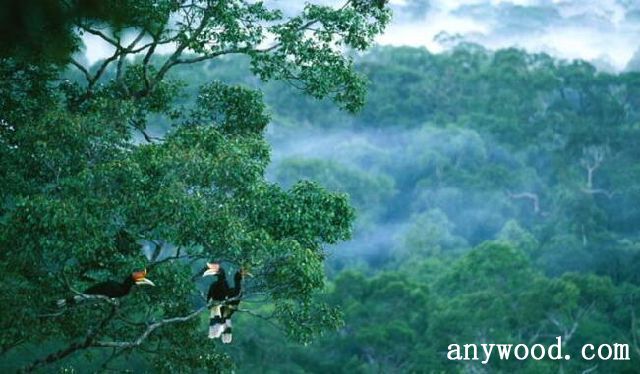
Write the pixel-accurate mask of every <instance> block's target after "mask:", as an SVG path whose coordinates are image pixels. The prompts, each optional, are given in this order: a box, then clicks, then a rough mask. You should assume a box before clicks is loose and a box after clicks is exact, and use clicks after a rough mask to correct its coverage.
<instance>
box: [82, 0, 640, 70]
mask: <svg viewBox="0 0 640 374" xmlns="http://www.w3.org/2000/svg"><path fill="white" fill-rule="evenodd" d="M343 2H344V0H321V1H314V3H323V4H327V5H336V6H339V5H340V4H342V3H343ZM265 3H266V4H267V6H269V7H274V8H279V9H283V10H284V11H285V14H288V15H293V14H296V13H297V12H299V11H300V10H301V9H302V7H303V6H304V3H305V2H302V1H298V0H267V1H265ZM390 6H391V8H392V10H393V12H394V18H393V21H392V23H391V25H390V26H389V27H388V28H387V30H386V32H385V33H384V35H382V36H380V37H379V38H378V40H377V42H378V43H380V44H384V45H409V46H424V47H427V48H428V49H429V50H430V51H432V52H440V51H443V50H445V49H447V48H450V47H452V46H453V45H456V44H457V43H459V42H462V41H464V42H472V43H477V44H480V45H483V46H485V47H487V48H489V49H498V48H505V47H518V48H524V49H526V50H527V51H529V52H547V53H549V54H551V55H553V56H555V57H558V58H562V59H578V58H579V59H585V60H588V61H591V62H592V63H594V64H595V65H596V66H597V67H598V68H600V69H604V70H609V71H622V70H624V69H625V68H626V67H627V65H628V63H629V61H630V60H631V59H632V58H633V56H634V53H635V52H636V51H639V53H638V55H637V56H636V58H637V59H640V43H639V42H638V41H639V40H640V1H638V0H391V1H390ZM84 38H85V45H86V49H85V54H86V58H87V59H88V60H89V62H90V63H93V62H95V61H96V60H98V59H100V58H104V57H106V56H108V55H109V54H110V53H111V50H110V48H109V46H108V45H106V44H105V43H103V42H101V41H100V40H99V39H98V38H97V37H92V36H90V35H89V36H87V35H85V37H84Z"/></svg>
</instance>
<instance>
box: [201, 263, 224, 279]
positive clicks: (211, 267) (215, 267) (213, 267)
mask: <svg viewBox="0 0 640 374" xmlns="http://www.w3.org/2000/svg"><path fill="white" fill-rule="evenodd" d="M219 271H220V265H219V264H216V263H213V264H210V263H208V262H207V270H205V272H204V273H202V276H203V277H206V276H207V275H217V274H218V272H219Z"/></svg>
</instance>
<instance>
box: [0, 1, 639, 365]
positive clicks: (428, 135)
mask: <svg viewBox="0 0 640 374" xmlns="http://www.w3.org/2000/svg"><path fill="white" fill-rule="evenodd" d="M54 3H55V4H57V3H56V2H52V4H54ZM160 3H162V4H164V5H163V6H166V7H158V6H157V4H154V2H153V1H146V0H145V1H141V2H135V1H133V2H131V4H129V5H131V9H132V10H131V11H130V12H123V13H115V14H111V13H109V12H107V13H106V14H111V15H110V16H108V17H107V18H106V19H105V15H104V14H102V13H100V12H102V11H104V10H107V11H108V10H109V8H108V7H107V8H105V9H90V11H87V10H84V9H80V10H78V12H79V13H78V14H80V15H79V16H78V15H77V14H74V16H73V17H80V21H78V22H80V23H78V25H79V26H78V25H76V26H78V27H80V28H81V29H83V30H85V31H84V32H86V33H93V34H95V35H97V36H99V37H101V38H103V39H105V40H107V41H108V42H112V43H116V44H117V46H116V47H115V52H114V55H113V57H111V58H110V59H111V60H110V61H109V58H108V59H106V60H103V61H99V62H98V63H96V64H94V65H92V66H89V64H88V62H87V61H82V60H71V61H72V62H71V63H69V55H70V53H71V52H72V50H73V48H74V46H73V44H74V43H78V40H74V35H73V33H71V32H62V33H61V36H62V38H56V37H55V36H51V35H49V36H48V37H52V40H50V41H48V40H46V39H45V40H44V41H45V42H46V43H44V44H42V45H41V44H37V45H35V46H34V45H30V44H29V43H30V42H31V41H30V40H26V41H24V40H23V41H20V43H19V44H18V47H19V48H18V47H16V46H15V45H12V44H10V45H4V44H3V45H2V46H1V47H2V48H0V51H1V52H2V53H3V56H2V58H0V73H1V76H2V78H3V79H2V80H1V81H0V187H2V190H3V192H2V200H1V201H0V203H1V205H0V248H1V249H2V252H1V253H0V271H1V272H2V278H1V279H2V282H3V286H4V287H3V290H2V292H1V293H0V303H1V304H2V306H3V308H1V310H0V321H1V324H0V329H1V330H2V334H1V335H0V369H2V370H6V371H15V370H23V371H27V372H28V371H38V370H39V371H41V372H108V371H122V370H131V371H142V372H191V371H193V372H211V371H214V372H218V371H236V372H241V373H245V372H246V373H250V372H265V373H282V372H286V373H298V372H300V373H302V372H315V373H326V372H328V373H343V372H344V373H351V372H357V373H395V372H412V373H413V372H418V373H513V372H522V373H558V372H561V373H581V372H585V373H587V372H596V373H636V372H638V364H637V361H638V360H640V326H639V325H638V321H637V318H638V314H639V313H640V273H639V272H638V267H639V266H640V235H639V234H640V230H639V229H638V227H637V223H639V222H640V109H639V108H640V72H636V71H632V70H629V71H627V72H624V73H619V74H612V73H605V72H601V71H599V70H597V69H596V68H595V67H594V66H592V65H591V64H589V63H587V62H585V61H565V60H559V59H555V58H553V57H551V56H549V55H547V54H541V53H540V54H533V53H528V52H525V51H523V50H519V49H503V50H496V51H493V50H488V49H485V48H483V47H482V46H480V45H476V44H472V43H459V44H457V45H456V46H454V47H452V48H451V49H449V50H447V51H445V52H442V53H437V54H436V53H431V52H429V51H428V50H427V49H424V48H413V47H383V46H377V47H372V48H369V47H370V46H371V45H372V44H373V40H374V37H375V36H376V35H377V34H379V33H381V32H382V31H383V30H384V26H385V25H386V23H387V22H388V21H389V17H390V13H389V12H388V10H387V9H385V8H384V2H376V1H373V2H365V1H349V2H347V5H345V6H344V7H343V8H337V9H333V8H331V7H328V6H315V5H307V6H306V7H305V8H304V10H303V11H302V13H301V14H300V15H297V16H292V17H290V18H288V16H285V15H283V14H282V13H280V12H279V11H272V10H269V9H267V8H265V7H263V6H262V4H261V3H260V5H248V3H246V2H243V1H235V0H228V1H223V2H222V3H224V5H226V6H227V7H225V6H223V5H221V6H220V7H217V8H216V7H212V8H211V9H213V8H215V9H214V10H213V11H211V9H210V8H209V5H207V6H205V5H202V4H209V3H208V2H206V1H205V2H198V1H194V2H191V3H188V4H190V5H189V6H186V5H185V6H183V5H184V4H187V3H184V4H183V3H180V2H178V3H180V4H181V5H180V6H177V5H176V4H177V3H176V2H172V1H167V2H160ZM201 3H202V4H201ZM105 4H110V3H109V2H106V3H105ZM56 9H57V8H56ZM210 11H211V12H210ZM83 12H84V13H83ZM87 12H88V13H87ZM181 12H184V13H181ZM87 14H88V15H87ZM176 14H180V15H182V16H184V17H187V19H190V20H191V21H192V22H186V23H184V24H179V27H177V29H176V30H177V31H176V30H174V29H171V28H169V27H168V26H167V24H168V20H170V19H172V18H171V17H175V16H176ZM65 17H66V16H65ZM189 17H192V18H189ZM111 18H115V19H111ZM61 19H63V20H64V22H62V21H61V22H62V23H61V24H60V25H57V26H58V27H60V28H61V29H62V30H64V31H69V30H70V28H71V26H69V25H67V23H66V22H69V24H72V23H73V22H76V20H75V18H74V20H73V22H71V21H69V20H67V19H66V18H64V17H62V18H61ZM54 21H55V20H54ZM52 22H53V21H52ZM104 22H107V23H111V25H112V26H114V30H115V31H113V35H111V34H109V35H107V34H105V33H102V32H101V31H99V30H102V29H101V28H98V27H97V26H96V25H103V24H104ZM122 24H127V25H130V24H133V26H135V27H139V28H141V29H142V30H143V31H142V32H141V33H140V35H141V36H139V37H138V39H134V40H133V41H132V42H131V44H130V45H128V46H125V45H124V44H121V43H123V40H124V39H126V38H125V37H124V36H123V37H122V40H121V39H120V36H122V35H124V34H125V33H124V32H122V34H119V33H118V32H119V31H123V29H119V28H118V27H120V26H121V25H122ZM263 24H268V25H269V32H270V33H272V34H273V35H276V36H277V38H276V41H277V42H276V44H274V45H273V46H272V47H269V48H258V47H256V46H258V45H261V43H263V42H265V40H266V41H271V39H270V38H268V37H267V36H266V31H265V30H264V29H263V28H262V26H261V25H263ZM197 25H200V26H201V27H199V26H197ZM312 26H313V27H312ZM180 27H182V29H181V28H180ZM220 30H223V31H220ZM36 31H37V30H36ZM172 33H175V34H172ZM36 34H37V32H36ZM110 35H111V36H110ZM145 35H146V36H145ZM149 35H150V38H151V39H150V40H151V41H150V42H149V43H148V44H143V42H141V41H142V40H143V39H144V37H149ZM23 36H24V37H25V38H27V37H29V34H25V35H23ZM116 36H117V38H116ZM213 37H216V38H218V39H217V41H218V44H214V45H213V46H212V45H210V44H207V42H206V40H204V39H205V38H213ZM163 38H164V39H163ZM130 39H131V38H130ZM169 42H176V43H178V44H177V45H178V46H179V47H180V46H182V49H180V48H178V50H177V51H174V52H172V53H169V54H162V53H159V52H156V51H155V48H156V47H157V46H159V45H162V44H163V43H169ZM136 43H140V44H143V47H144V49H140V51H137V50H136V48H143V47H136ZM52 46H55V48H56V49H55V55H54V56H50V55H48V54H50V53H52V52H51V51H50V50H49V49H50V48H51V47H52ZM62 47H64V48H68V49H69V50H66V49H62V50H60V48H62ZM342 47H345V48H342ZM16 48H17V51H18V52H19V53H18V52H16ZM7 50H8V51H9V53H10V54H12V55H11V56H10V57H6V56H5V55H4V53H5V52H6V51H7ZM345 50H348V51H349V52H348V53H346V54H345ZM34 51H36V52H37V53H35V52H34ZM136 51H137V52H136ZM141 51H142V52H141ZM227 54H229V55H230V56H226V55H227ZM43 59H44V60H45V61H46V60H47V59H49V60H51V61H50V63H42V61H43ZM292 59H293V60H295V61H294V62H292ZM60 60H62V62H60ZM34 61H37V62H34ZM105 61H106V62H105ZM211 261H219V262H220V263H223V264H224V266H225V267H227V269H228V273H231V269H233V270H236V269H237V273H236V274H240V273H241V269H250V270H251V272H252V273H253V275H254V276H253V277H252V278H248V279H245V280H243V282H244V283H243V287H244V292H245V293H244V294H243V297H242V304H241V307H239V309H238V310H237V313H236V314H235V315H234V317H233V318H234V325H233V342H232V343H231V344H223V342H221V341H218V340H213V339H208V338H207V331H206V330H207V325H208V324H209V321H210V319H209V318H210V316H209V314H208V308H210V307H212V306H213V305H212V302H211V300H209V299H207V298H205V297H203V295H204V292H206V289H207V287H208V286H209V284H210V281H209V280H208V279H207V278H206V277H203V276H202V271H203V270H202V269H205V272H206V269H207V267H209V269H211V266H212V265H211V264H209V262H211ZM140 268H144V269H145V270H144V277H146V276H147V270H148V277H149V280H153V282H152V283H154V284H155V287H134V288H136V289H135V290H134V291H133V292H132V293H131V295H126V296H125V297H122V298H118V299H115V298H111V296H110V297H102V296H105V294H102V296H101V295H100V294H99V295H98V296H95V295H94V296H93V297H86V295H84V296H82V295H83V293H82V292H79V291H78V290H83V289H87V290H90V289H91V288H87V287H89V286H90V285H91V284H92V283H95V282H98V281H104V280H106V279H121V278H124V276H125V275H126V274H129V273H130V272H131V271H133V270H137V269H140ZM242 271H244V270H242ZM139 274H141V272H134V273H132V275H131V277H132V279H134V280H135V281H136V282H138V281H139V280H140V277H141V276H140V275H139ZM243 274H244V273H243ZM229 277H230V278H231V276H229ZM239 283H240V281H236V283H235V287H238V288H239ZM137 284H139V283H137ZM127 292H128V290H127ZM74 293H75V297H80V299H78V300H81V302H78V303H77V305H71V306H67V307H66V309H60V308H59V306H60V305H63V304H64V303H65V300H68V301H66V303H67V304H71V303H72V301H73V300H75V299H74ZM85 293H88V292H86V291H85ZM107 296H108V295H107ZM61 297H62V299H60V298H61ZM65 298H66V299H65ZM82 298H86V299H88V300H82ZM56 300H58V301H59V300H63V302H62V303H59V304H60V305H58V307H56ZM223 303H224V302H223ZM557 337H561V339H562V343H563V350H564V351H566V352H569V353H571V355H572V356H573V357H574V358H573V359H571V360H555V361H554V360H548V359H545V360H533V359H529V360H525V361H519V360H500V359H492V360H490V361H489V362H487V363H481V362H480V361H470V360H469V361H457V362H456V361H450V360H448V359H447V349H448V346H449V345H450V344H452V343H458V344H467V343H477V344H480V343H514V344H517V343H526V344H529V345H532V344H544V345H545V346H548V345H551V344H553V343H555V342H556V338H557ZM587 343H592V344H604V343H607V344H613V343H624V344H628V345H629V347H630V355H631V359H630V360H628V361H601V360H594V361H585V360H583V359H580V358H579V353H580V348H581V347H582V346H583V345H584V344H587Z"/></svg>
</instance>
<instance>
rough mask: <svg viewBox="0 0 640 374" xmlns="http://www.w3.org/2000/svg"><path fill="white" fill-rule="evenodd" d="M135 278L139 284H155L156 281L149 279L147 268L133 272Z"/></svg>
mask: <svg viewBox="0 0 640 374" xmlns="http://www.w3.org/2000/svg"><path fill="white" fill-rule="evenodd" d="M133 280H134V282H135V283H136V284H137V285H143V284H146V285H148V286H155V283H153V282H152V281H150V280H149V279H147V269H144V270H142V271H136V272H135V273H133Z"/></svg>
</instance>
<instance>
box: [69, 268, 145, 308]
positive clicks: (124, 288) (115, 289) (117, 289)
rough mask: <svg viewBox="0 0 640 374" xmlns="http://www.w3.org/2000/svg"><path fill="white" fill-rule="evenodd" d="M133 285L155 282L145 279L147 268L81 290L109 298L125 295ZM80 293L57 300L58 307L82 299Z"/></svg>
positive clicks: (86, 293) (87, 293) (88, 293)
mask: <svg viewBox="0 0 640 374" xmlns="http://www.w3.org/2000/svg"><path fill="white" fill-rule="evenodd" d="M134 285H149V286H155V284H154V283H153V282H152V281H150V280H149V279H147V269H144V270H141V271H134V272H133V273H131V275H129V276H128V277H127V278H126V279H125V280H124V281H123V282H122V283H120V282H116V281H114V280H108V281H105V282H100V283H97V284H94V285H93V286H91V287H89V288H87V289H86V290H84V292H82V293H83V294H85V295H102V296H107V297H111V298H116V297H123V296H126V295H127V294H128V293H129V292H130V291H131V287H133V286H134ZM82 299H83V297H82V295H76V296H73V297H68V298H66V299H60V300H58V301H57V304H58V306H59V307H63V306H65V305H67V304H72V303H75V302H77V301H80V300H82Z"/></svg>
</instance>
